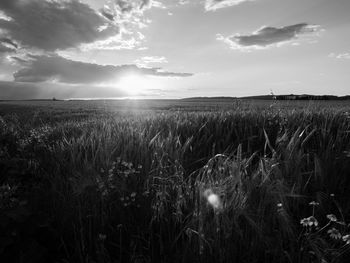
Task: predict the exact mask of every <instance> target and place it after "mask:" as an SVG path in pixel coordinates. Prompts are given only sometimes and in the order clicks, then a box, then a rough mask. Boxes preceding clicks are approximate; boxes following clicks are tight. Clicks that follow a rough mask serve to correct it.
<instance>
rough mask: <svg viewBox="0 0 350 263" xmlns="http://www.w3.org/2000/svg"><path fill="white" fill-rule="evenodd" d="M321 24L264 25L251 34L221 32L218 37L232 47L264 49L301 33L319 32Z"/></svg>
mask: <svg viewBox="0 0 350 263" xmlns="http://www.w3.org/2000/svg"><path fill="white" fill-rule="evenodd" d="M319 31H320V26H318V25H309V24H306V23H301V24H295V25H291V26H285V27H279V28H278V27H262V28H260V29H259V30H257V31H255V32H253V33H252V34H249V35H241V34H236V35H232V36H228V37H224V36H222V35H220V34H218V35H217V39H218V40H220V41H223V42H225V43H227V44H229V45H230V47H231V48H232V49H240V50H249V49H264V48H267V47H271V46H280V45H281V44H284V43H288V42H291V41H293V40H295V39H297V38H299V37H300V36H301V35H305V34H312V33H317V32H319ZM294 44H295V43H294Z"/></svg>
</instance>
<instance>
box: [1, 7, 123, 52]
mask: <svg viewBox="0 0 350 263" xmlns="http://www.w3.org/2000/svg"><path fill="white" fill-rule="evenodd" d="M0 9H1V10H2V12H3V14H4V15H5V16H6V17H7V18H8V19H4V18H3V16H2V18H0V31H2V35H5V36H6V38H8V39H11V41H16V42H17V43H18V44H19V45H20V46H22V47H25V48H34V49H40V50H44V51H55V50H63V49H67V48H72V47H78V46H79V45H80V44H83V43H92V42H94V41H97V40H103V39H106V38H108V37H110V36H114V35H116V34H118V33H119V28H118V26H117V25H115V24H113V23H111V22H110V21H109V20H108V19H107V18H106V16H103V15H101V14H99V13H97V12H96V11H95V10H93V9H92V8H90V7H89V6H88V5H87V4H84V3H82V2H80V1H75V0H62V1H54V0H30V1H29V0H1V1H0Z"/></svg>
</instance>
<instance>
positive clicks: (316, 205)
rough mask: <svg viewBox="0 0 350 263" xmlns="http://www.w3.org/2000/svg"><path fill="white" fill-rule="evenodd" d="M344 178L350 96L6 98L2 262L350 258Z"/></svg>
mask: <svg viewBox="0 0 350 263" xmlns="http://www.w3.org/2000/svg"><path fill="white" fill-rule="evenodd" d="M349 172H350V105H349V102H348V101H335V102H333V101H327V102H322V101H320V102H308V101H251V100H233V101H228V100H227V101H215V100H203V101H200V100H196V101H191V100H120V101H112V100H111V101H17V102H16V101H7V102H6V101H3V102H0V174H1V177H0V212H1V213H0V240H1V242H0V258H5V259H6V260H5V261H4V262H96V263H100V262H248V263H250V262H300V263H303V262H347V261H346V260H347V259H348V257H349V255H350V236H349V234H350V228H349V225H348V223H350V194H349V189H350V177H349ZM209 197H212V198H209ZM213 197H215V198H214V199H213ZM213 200H214V201H213Z"/></svg>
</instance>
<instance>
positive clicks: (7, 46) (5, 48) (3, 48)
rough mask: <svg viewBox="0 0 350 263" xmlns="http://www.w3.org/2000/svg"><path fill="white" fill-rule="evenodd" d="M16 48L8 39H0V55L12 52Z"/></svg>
mask: <svg viewBox="0 0 350 263" xmlns="http://www.w3.org/2000/svg"><path fill="white" fill-rule="evenodd" d="M17 48H18V46H17V44H16V43H15V42H13V41H12V40H11V39H8V38H0V54H1V53H8V52H14V51H16V49H17Z"/></svg>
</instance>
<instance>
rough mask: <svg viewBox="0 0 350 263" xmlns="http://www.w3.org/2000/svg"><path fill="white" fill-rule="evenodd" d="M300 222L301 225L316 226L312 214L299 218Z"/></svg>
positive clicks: (316, 223) (316, 222)
mask: <svg viewBox="0 0 350 263" xmlns="http://www.w3.org/2000/svg"><path fill="white" fill-rule="evenodd" d="M300 224H301V225H302V226H315V227H317V226H318V221H317V219H316V218H315V217H314V216H310V217H307V218H303V219H301V220H300Z"/></svg>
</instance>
